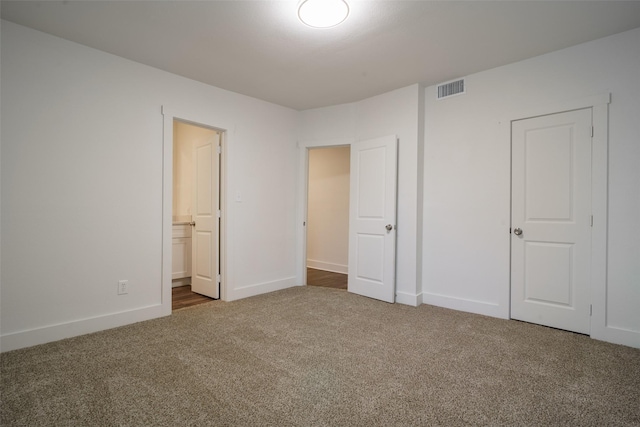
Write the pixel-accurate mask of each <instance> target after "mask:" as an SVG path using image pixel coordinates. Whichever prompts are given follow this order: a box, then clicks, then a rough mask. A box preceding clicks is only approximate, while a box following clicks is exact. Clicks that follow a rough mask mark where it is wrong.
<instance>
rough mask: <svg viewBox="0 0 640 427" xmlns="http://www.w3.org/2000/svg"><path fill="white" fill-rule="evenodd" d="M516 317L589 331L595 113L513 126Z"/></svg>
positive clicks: (576, 113)
mask: <svg viewBox="0 0 640 427" xmlns="http://www.w3.org/2000/svg"><path fill="white" fill-rule="evenodd" d="M511 138H512V142H511V143H512V196H511V199H512V200H511V203H512V208H511V225H512V227H513V234H512V235H511V317H512V318H513V319H518V320H524V321H527V322H532V323H538V324H541V325H546V326H551V327H554V328H560V329H565V330H569V331H574V332H579V333H584V334H588V333H589V332H590V324H591V320H590V296H589V283H590V275H591V266H590V259H591V258H590V256H591V109H584V110H577V111H570V112H566V113H559V114H552V115H548V116H541V117H535V118H531V119H526V120H518V121H515V122H513V123H512V136H511Z"/></svg>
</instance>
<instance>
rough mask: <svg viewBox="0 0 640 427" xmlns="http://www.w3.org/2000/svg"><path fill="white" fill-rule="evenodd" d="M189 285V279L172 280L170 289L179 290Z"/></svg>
mask: <svg viewBox="0 0 640 427" xmlns="http://www.w3.org/2000/svg"><path fill="white" fill-rule="evenodd" d="M190 284H191V277H183V278H182V279H173V280H172V281H171V287H172V288H179V287H180V286H186V285H190Z"/></svg>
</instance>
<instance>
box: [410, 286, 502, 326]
mask: <svg viewBox="0 0 640 427" xmlns="http://www.w3.org/2000/svg"><path fill="white" fill-rule="evenodd" d="M422 303H423V304H430V305H436V306H438V307H444V308H450V309H452V310H459V311H466V312H469V313H475V314H482V315H484V316H491V317H498V318H500V319H508V318H509V307H500V305H498V304H493V303H490V302H485V301H476V300H470V299H463V298H457V297H451V296H447V295H439V294H432V293H430V292H423V293H422Z"/></svg>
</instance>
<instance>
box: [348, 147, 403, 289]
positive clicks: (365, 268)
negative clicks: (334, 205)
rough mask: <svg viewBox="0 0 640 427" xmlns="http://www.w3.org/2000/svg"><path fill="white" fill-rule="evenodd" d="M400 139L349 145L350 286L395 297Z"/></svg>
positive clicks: (349, 287) (350, 287)
mask: <svg viewBox="0 0 640 427" xmlns="http://www.w3.org/2000/svg"><path fill="white" fill-rule="evenodd" d="M397 157H398V143H397V140H396V137H395V136H387V137H383V138H376V139H371V140H366V141H359V142H356V143H354V144H352V145H351V179H350V181H351V183H350V203H349V279H348V290H349V292H353V293H356V294H360V295H364V296H367V297H370V298H375V299H379V300H382V301H387V302H394V301H395V290H396V289H395V277H396V187H397V183H396V181H397V164H398V163H397Z"/></svg>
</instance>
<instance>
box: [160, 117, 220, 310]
mask: <svg viewBox="0 0 640 427" xmlns="http://www.w3.org/2000/svg"><path fill="white" fill-rule="evenodd" d="M222 138H223V132H221V131H219V130H217V129H213V128H210V127H207V126H202V125H198V124H194V123H190V122H186V121H181V120H177V119H174V120H173V147H172V148H173V165H172V167H173V189H172V192H173V194H172V196H173V197H172V200H173V202H172V236H171V237H172V250H171V252H172V269H171V279H172V280H171V296H172V300H171V302H172V304H171V305H172V310H175V309H179V308H184V307H188V306H192V305H197V304H201V303H204V302H209V301H212V300H214V299H219V298H220V277H221V276H220V264H221V263H220V260H221V250H220V248H221V245H220V230H221V227H220V221H221V216H222V215H221V213H222V211H221V203H220V199H221V198H220V194H221V161H220V155H221V151H222V150H221V142H222Z"/></svg>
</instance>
